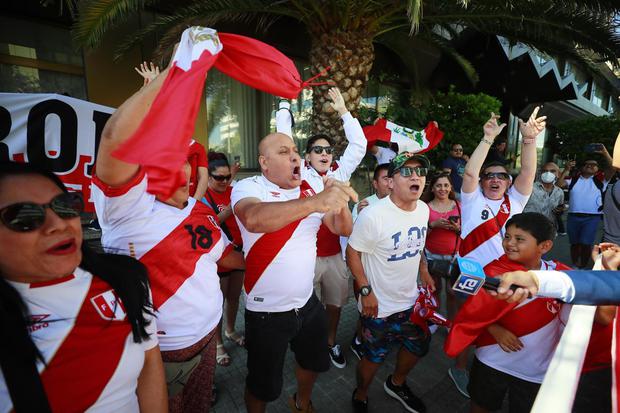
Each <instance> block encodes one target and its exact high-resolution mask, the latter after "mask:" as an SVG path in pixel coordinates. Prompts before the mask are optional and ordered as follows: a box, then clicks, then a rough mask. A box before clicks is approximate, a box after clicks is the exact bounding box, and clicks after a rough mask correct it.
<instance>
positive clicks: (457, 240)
mask: <svg viewBox="0 0 620 413" xmlns="http://www.w3.org/2000/svg"><path fill="white" fill-rule="evenodd" d="M454 203H455V204H456V209H457V210H458V211H459V221H460V222H461V225H463V220H462V219H461V207H460V206H459V201H457V200H456V199H455V200H454ZM460 238H461V234H460V232H459V233H458V234H456V240H455V241H454V251H452V261H453V262H454V258H455V257H456V251H457V250H458V247H459V239H460Z"/></svg>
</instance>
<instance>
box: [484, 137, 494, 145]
mask: <svg viewBox="0 0 620 413" xmlns="http://www.w3.org/2000/svg"><path fill="white" fill-rule="evenodd" d="M482 142H484V143H486V144H488V145H493V141H492V140H489V139H487V138H486V137H484V138H482Z"/></svg>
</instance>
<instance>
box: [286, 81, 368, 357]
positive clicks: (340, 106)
mask: <svg viewBox="0 0 620 413" xmlns="http://www.w3.org/2000/svg"><path fill="white" fill-rule="evenodd" d="M328 93H329V97H330V98H331V99H332V103H331V106H332V108H333V109H334V111H335V112H337V113H338V115H340V117H341V119H342V123H343V129H344V133H345V136H346V138H347V140H348V141H349V144H348V145H347V148H346V149H345V151H344V153H343V155H342V157H341V158H340V159H339V160H338V161H336V162H333V159H334V155H333V153H334V150H335V148H334V141H333V139H332V138H331V137H329V136H327V135H324V134H318V135H314V136H311V137H310V138H309V139H308V142H307V144H306V154H305V167H303V168H302V177H305V176H312V177H314V178H316V177H321V176H328V177H331V178H334V179H337V180H338V181H343V182H346V181H348V180H349V179H350V178H351V175H352V174H353V172H354V171H355V169H356V168H357V167H358V165H359V164H360V162H361V161H362V159H363V158H364V155H365V154H366V144H367V141H366V138H365V137H364V132H363V130H362V127H361V125H360V124H359V122H358V121H357V119H355V118H353V117H352V116H351V114H350V113H349V111H348V110H347V107H346V105H345V103H344V99H343V98H342V95H341V94H340V91H339V90H338V89H337V88H332V89H330V90H329V92H328ZM281 104H285V102H282V103H281ZM276 121H277V130H278V132H283V133H287V134H289V136H292V135H291V123H292V118H291V115H290V112H289V111H288V110H286V104H285V105H284V107H282V106H281V109H280V110H279V111H278V112H277V114H276ZM314 286H315V291H316V292H317V294H318V295H319V297H320V299H321V301H322V302H323V304H324V305H325V308H326V310H327V320H328V326H329V328H328V335H327V344H328V346H329V356H330V358H331V361H332V363H333V364H334V366H336V367H338V368H344V367H345V366H346V359H345V357H344V354H343V353H342V350H341V348H340V345H338V344H336V332H337V330H338V323H339V321H340V313H341V308H342V306H343V305H345V304H346V302H347V299H348V297H349V276H348V273H347V267H346V265H345V262H344V259H343V256H342V250H341V246H340V237H339V236H338V235H336V234H334V233H333V232H331V231H330V230H329V229H328V228H327V227H326V226H325V225H321V228H320V229H319V233H318V236H317V260H316V267H315V272H314Z"/></svg>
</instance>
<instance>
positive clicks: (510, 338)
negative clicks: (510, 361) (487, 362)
mask: <svg viewBox="0 0 620 413" xmlns="http://www.w3.org/2000/svg"><path fill="white" fill-rule="evenodd" d="M487 331H488V332H489V334H491V335H492V336H493V338H494V339H495V340H496V341H497V344H499V346H500V347H501V348H502V350H504V351H505V352H506V353H511V352H513V351H520V350H521V349H523V343H522V342H521V340H519V338H518V337H517V336H515V335H514V334H512V332H511V331H510V330H508V329H506V328H504V327H502V326H500V325H499V324H491V325H490V326H488V327H487Z"/></svg>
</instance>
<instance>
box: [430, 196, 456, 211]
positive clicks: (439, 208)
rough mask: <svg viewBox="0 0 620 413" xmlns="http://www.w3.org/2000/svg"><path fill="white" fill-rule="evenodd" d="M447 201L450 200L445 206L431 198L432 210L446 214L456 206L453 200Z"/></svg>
mask: <svg viewBox="0 0 620 413" xmlns="http://www.w3.org/2000/svg"><path fill="white" fill-rule="evenodd" d="M449 201H450V202H449V204H447V207H446V206H445V205H444V204H442V203H439V202H437V201H436V200H434V199H433V200H432V201H431V206H432V207H433V210H434V211H435V212H437V213H439V214H442V215H444V214H446V215H447V214H448V213H449V212H450V211H452V210H453V209H454V207H455V206H456V203H455V202H454V201H453V200H451V199H449Z"/></svg>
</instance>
